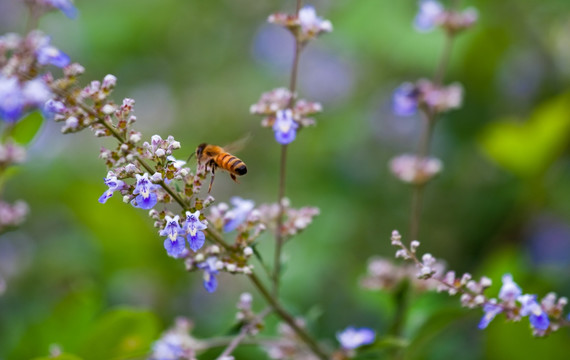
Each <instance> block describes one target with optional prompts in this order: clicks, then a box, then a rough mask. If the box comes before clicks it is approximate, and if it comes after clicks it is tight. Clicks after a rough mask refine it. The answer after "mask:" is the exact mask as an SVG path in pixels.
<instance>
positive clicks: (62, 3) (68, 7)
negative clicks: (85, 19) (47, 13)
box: [44, 0, 77, 19]
mask: <svg viewBox="0 0 570 360" xmlns="http://www.w3.org/2000/svg"><path fill="white" fill-rule="evenodd" d="M44 1H45V3H46V4H47V5H50V6H53V7H54V8H56V9H59V10H61V12H62V13H63V14H64V15H65V16H67V17H68V18H70V19H75V18H76V17H77V8H76V7H75V6H74V5H73V2H71V0H44Z"/></svg>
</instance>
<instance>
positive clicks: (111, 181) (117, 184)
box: [99, 172, 125, 204]
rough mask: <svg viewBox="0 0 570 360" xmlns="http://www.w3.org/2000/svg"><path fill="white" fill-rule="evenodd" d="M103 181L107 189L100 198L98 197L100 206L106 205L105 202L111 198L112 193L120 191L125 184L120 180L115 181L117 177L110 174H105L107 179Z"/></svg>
mask: <svg viewBox="0 0 570 360" xmlns="http://www.w3.org/2000/svg"><path fill="white" fill-rule="evenodd" d="M103 181H104V182H105V185H107V186H108V187H109V189H108V190H107V191H105V192H104V193H103V195H101V197H99V202H100V203H101V204H104V203H106V202H107V200H109V198H110V197H111V196H113V193H114V192H115V191H117V190H121V189H122V188H123V186H124V185H125V183H124V182H123V181H122V180H119V179H117V177H116V176H114V175H113V173H111V172H109V173H108V174H107V177H106V178H104V179H103Z"/></svg>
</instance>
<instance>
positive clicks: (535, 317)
mask: <svg viewBox="0 0 570 360" xmlns="http://www.w3.org/2000/svg"><path fill="white" fill-rule="evenodd" d="M517 300H518V301H519V302H520V303H521V304H522V308H521V315H522V316H527V315H528V319H529V321H530V324H531V326H532V327H533V328H535V329H537V330H546V329H548V326H549V325H550V320H549V319H548V314H546V312H545V311H544V310H543V309H542V306H540V304H539V303H538V302H537V301H536V295H522V296H519V297H518V299H517Z"/></svg>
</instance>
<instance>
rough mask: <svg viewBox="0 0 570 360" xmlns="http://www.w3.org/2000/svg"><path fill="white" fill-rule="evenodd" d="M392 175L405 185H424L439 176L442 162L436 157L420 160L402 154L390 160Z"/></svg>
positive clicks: (416, 157)
mask: <svg viewBox="0 0 570 360" xmlns="http://www.w3.org/2000/svg"><path fill="white" fill-rule="evenodd" d="M389 167H390V170H391V171H392V174H394V176H396V177H397V178H398V179H400V180H401V181H403V182H405V183H409V184H414V185H423V184H425V183H427V182H428V181H429V180H431V179H432V178H433V177H434V176H435V175H437V174H439V173H440V172H441V170H442V168H443V163H442V162H441V160H439V159H436V158H434V157H425V158H420V157H418V156H416V155H412V154H402V155H398V156H396V157H394V158H393V159H392V160H390V164H389Z"/></svg>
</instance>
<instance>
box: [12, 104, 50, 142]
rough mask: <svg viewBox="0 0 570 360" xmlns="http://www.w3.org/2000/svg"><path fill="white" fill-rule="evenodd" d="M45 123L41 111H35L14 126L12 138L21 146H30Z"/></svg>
mask: <svg viewBox="0 0 570 360" xmlns="http://www.w3.org/2000/svg"><path fill="white" fill-rule="evenodd" d="M43 122H44V117H43V116H42V114H40V112H39V111H34V112H32V113H30V114H28V115H27V116H26V117H25V118H23V119H22V120H20V121H18V122H17V123H16V125H14V128H13V129H12V131H11V137H12V138H13V139H14V141H15V142H17V143H18V144H20V145H26V144H29V143H30V142H31V141H32V140H33V139H34V137H35V136H36V134H38V132H39V130H40V129H41V127H42V124H43Z"/></svg>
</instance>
